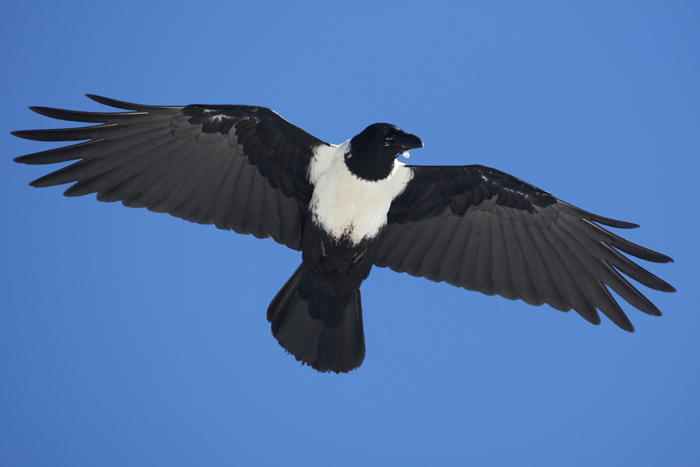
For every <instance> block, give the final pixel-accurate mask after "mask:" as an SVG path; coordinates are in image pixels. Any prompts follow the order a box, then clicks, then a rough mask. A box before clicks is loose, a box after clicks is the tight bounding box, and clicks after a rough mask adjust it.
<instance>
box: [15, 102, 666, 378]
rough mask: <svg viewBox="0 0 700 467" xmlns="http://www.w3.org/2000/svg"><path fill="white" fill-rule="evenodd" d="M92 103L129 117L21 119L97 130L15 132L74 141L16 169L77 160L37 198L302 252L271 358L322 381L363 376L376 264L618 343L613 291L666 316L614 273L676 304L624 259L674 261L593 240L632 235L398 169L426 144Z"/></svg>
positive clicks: (504, 187) (491, 181)
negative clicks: (608, 329) (333, 137)
mask: <svg viewBox="0 0 700 467" xmlns="http://www.w3.org/2000/svg"><path fill="white" fill-rule="evenodd" d="M88 97H90V98H91V99H93V100H95V101H97V102H99V103H101V104H104V105H107V106H111V107H114V108H117V109H123V110H127V112H114V113H97V112H78V111H70V110H61V109H53V108H47V107H30V108H31V109H32V110H33V111H35V112H37V113H39V114H41V115H45V116H47V117H51V118H55V119H60V120H68V121H72V122H84V123H94V124H97V125H91V126H87V127H82V128H68V129H57V130H28V131H16V132H13V134H14V135H15V136H18V137H20V138H26V139H31V140H36V141H83V142H80V143H78V144H74V145H71V146H67V147H63V148H58V149H52V150H49V151H44V152H40V153H36V154H30V155H26V156H21V157H18V158H16V159H15V161H17V162H20V163H24V164H54V163H59V162H66V161H77V162H75V163H73V164H72V165H69V166H67V167H64V168H62V169H60V170H57V171H56V172H53V173H50V174H48V175H46V176H44V177H41V178H39V179H37V180H35V181H34V182H32V183H31V185H32V186H36V187H47V186H54V185H61V184H65V183H72V184H73V185H71V186H70V188H68V189H67V190H66V192H65V194H66V196H82V195H86V194H89V193H97V199H98V200H100V201H109V202H113V201H121V202H122V203H123V204H124V205H125V206H129V207H145V208H147V209H149V210H151V211H155V212H167V213H169V214H172V215H173V216H176V217H180V218H182V219H186V220H188V221H191V222H197V223H200V224H214V225H216V226H217V227H218V228H220V229H228V230H234V231H236V232H238V233H242V234H252V235H254V236H256V237H258V238H266V237H272V238H273V239H274V240H275V241H277V242H278V243H281V244H283V245H286V246H288V247H289V248H292V249H294V250H300V251H301V252H302V263H301V265H300V266H299V268H298V269H297V270H296V271H295V272H294V274H293V275H292V276H291V277H290V279H289V280H288V281H287V283H286V284H285V285H284V286H283V287H282V289H281V290H280V291H279V293H278V294H277V295H276V296H275V298H274V299H273V300H272V303H271V304H270V306H269V308H268V310H267V319H268V321H270V323H271V326H272V333H273V335H274V336H275V337H276V338H277V340H278V341H279V343H280V345H282V347H284V348H285V349H286V350H287V351H288V352H290V353H291V354H292V355H294V356H295V357H296V358H297V360H300V361H302V362H303V363H305V364H308V365H310V366H312V367H313V368H315V369H316V370H318V371H334V372H348V371H350V370H353V369H355V368H357V367H359V366H360V365H361V364H362V361H363V359H364V356H365V342H364V330H363V324H362V303H361V298H360V285H361V284H362V282H363V281H364V280H365V279H366V278H367V277H368V276H369V273H370V270H371V269H372V267H373V266H379V267H389V268H391V269H393V270H395V271H398V272H407V273H409V274H411V275H414V276H418V277H425V278H427V279H430V280H433V281H444V282H447V283H449V284H452V285H454V286H457V287H463V288H465V289H468V290H476V291H479V292H483V293H485V294H488V295H496V294H498V295H501V296H503V297H506V298H509V299H513V300H514V299H521V300H523V301H525V302H526V303H529V304H531V305H542V304H544V303H547V304H549V305H550V306H552V307H553V308H556V309H557V310H561V311H569V310H570V309H574V310H576V312H578V313H579V314H580V315H581V316H582V317H584V318H585V319H586V320H588V321H590V322H591V323H594V324H598V323H600V317H599V315H598V311H597V310H600V311H602V312H603V313H604V314H605V315H606V316H607V317H608V318H610V319H611V320H612V321H613V322H614V323H615V324H617V325H618V326H619V327H621V328H622V329H624V330H626V331H633V330H634V328H633V327H632V324H631V323H630V321H629V319H628V318H627V316H626V315H625V313H624V312H623V311H622V309H621V308H620V306H619V304H618V303H617V302H616V301H615V299H614V298H613V297H612V295H611V294H610V292H609V291H608V288H610V289H612V290H614V291H615V292H616V293H617V294H618V295H619V296H621V297H622V298H623V299H624V300H626V301H627V302H629V303H630V304H631V305H632V306H634V307H635V308H638V309H639V310H641V311H643V312H644V313H648V314H651V315H661V313H660V312H659V310H658V309H657V308H656V307H655V306H654V305H653V304H652V303H651V302H650V301H649V300H648V299H647V298H646V297H645V296H644V295H642V294H641V293H640V292H639V291H638V290H637V289H636V288H635V287H634V286H633V285H632V284H630V283H629V282H628V281H627V280H626V279H625V278H624V277H623V276H622V274H624V275H626V276H628V277H630V278H632V279H634V280H635V281H637V282H639V283H641V284H643V285H645V286H647V287H649V288H652V289H655V290H660V291H663V292H674V291H675V289H674V288H673V287H671V286H670V285H669V284H667V283H666V282H664V281H662V280H661V279H659V278H658V277H656V276H654V275H653V274H651V273H650V272H648V271H646V270H645V269H643V268H642V267H640V266H639V265H637V264H636V263H634V262H633V261H631V260H630V259H628V258H627V257H626V256H624V255H623V254H621V253H620V252H623V253H627V254H628V255H631V256H634V257H636V258H639V259H644V260H647V261H652V262H657V263H666V262H670V261H672V260H671V258H669V257H667V256H665V255H662V254H660V253H657V252H655V251H652V250H649V249H647V248H644V247H641V246H639V245H636V244H634V243H632V242H629V241H627V240H625V239H623V238H621V237H618V236H617V235H615V234H613V233H611V232H609V231H607V230H606V229H604V228H603V227H601V225H605V226H608V227H615V228H633V227H638V226H637V225H635V224H630V223H627V222H622V221H617V220H613V219H608V218H605V217H601V216H598V215H595V214H592V213H589V212H586V211H583V210H581V209H579V208H577V207H574V206H572V205H570V204H567V203H565V202H563V201H561V200H559V199H557V198H555V197H554V196H552V195H550V194H549V193H547V192H545V191H542V190H540V189H538V188H536V187H534V186H532V185H529V184H527V183H525V182H523V181H522V180H519V179H517V178H515V177H512V176H510V175H508V174H505V173H503V172H500V171H498V170H495V169H491V168H488V167H484V166H480V165H469V166H458V167H457V166H454V167H453V166H450V167H447V166H445V167H426V166H411V165H404V164H402V163H401V162H399V161H398V160H397V157H398V156H399V155H401V154H407V151H409V150H411V149H416V148H420V147H423V142H422V141H421V140H420V138H418V137H417V136H414V135H412V134H409V133H406V132H404V131H402V130H400V129H399V128H397V127H396V126H394V125H390V124H386V123H377V124H374V125H370V126H369V127H367V128H366V129H365V130H363V131H362V132H361V133H360V134H358V135H356V136H354V137H353V138H351V139H350V140H348V141H346V142H344V143H342V144H340V145H332V144H328V143H325V142H323V141H321V140H320V139H318V138H316V137H314V136H312V135H310V134H308V133H306V132H305V131H303V130H302V129H300V128H298V127H296V126H294V125H293V124H291V123H290V122H288V121H287V120H285V119H284V118H282V117H281V116H280V115H278V114H277V113H276V112H274V111H272V110H270V109H267V108H264V107H256V106H246V105H221V106H211V105H189V106H186V107H159V106H148V105H138V104H131V103H127V102H121V101H117V100H113V99H108V98H104V97H99V96H94V95H88ZM620 273H622V274H620Z"/></svg>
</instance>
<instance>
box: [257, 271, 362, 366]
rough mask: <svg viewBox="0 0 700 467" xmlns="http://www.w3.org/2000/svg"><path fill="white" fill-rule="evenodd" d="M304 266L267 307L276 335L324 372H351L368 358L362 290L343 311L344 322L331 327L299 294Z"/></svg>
mask: <svg viewBox="0 0 700 467" xmlns="http://www.w3.org/2000/svg"><path fill="white" fill-rule="evenodd" d="M300 284H301V266H299V268H298V269H297V270H296V271H295V272H294V274H293V275H292V277H290V278H289V280H288V281H287V283H286V284H285V285H284V287H282V289H281V290H280V291H279V292H278V293H277V295H276V296H275V298H274V300H272V303H271V304H270V307H269V308H268V309H267V320H268V321H269V322H270V323H271V325H272V335H273V336H275V338H276V339H277V340H278V341H279V343H280V345H281V346H282V347H284V348H285V349H286V350H287V351H288V352H289V353H291V354H292V355H294V357H295V358H296V359H297V360H299V361H301V362H303V363H305V364H307V365H309V366H311V367H312V368H314V369H316V370H318V371H321V372H326V371H333V372H336V373H347V372H348V371H351V370H354V369H355V368H357V367H359V366H360V365H361V364H362V361H363V360H364V358H365V334H364V327H363V324H362V301H361V298H360V291H359V290H358V291H357V292H356V293H355V295H354V296H353V298H352V299H351V300H350V302H349V303H348V304H347V306H346V307H345V310H344V311H343V314H342V318H341V320H340V324H339V325H338V326H337V327H335V328H328V327H326V326H325V325H324V323H323V321H322V320H321V319H314V318H312V317H311V314H310V313H309V301H307V300H303V299H302V298H301V297H300V296H299V285H300Z"/></svg>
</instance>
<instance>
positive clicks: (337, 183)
mask: <svg viewBox="0 0 700 467" xmlns="http://www.w3.org/2000/svg"><path fill="white" fill-rule="evenodd" d="M348 145H349V141H346V142H345V143H343V144H341V145H339V146H331V147H328V146H320V147H318V148H317V149H316V151H315V154H314V159H313V160H312V161H311V164H310V166H309V180H310V181H311V183H312V184H313V185H314V193H313V196H312V198H311V205H310V210H311V215H312V218H313V220H314V221H315V222H316V223H317V224H318V225H320V226H321V227H322V228H323V229H324V230H325V231H327V232H329V233H330V235H331V236H332V237H333V238H334V239H336V240H340V239H341V238H342V237H346V238H349V239H350V241H351V242H352V243H353V244H355V245H356V244H358V243H360V242H361V241H362V240H363V239H365V238H373V237H375V236H376V235H377V234H378V233H379V231H380V230H381V228H382V227H384V225H386V215H387V212H389V206H391V202H392V201H393V200H394V199H395V198H396V197H397V196H399V195H400V194H401V192H402V191H403V190H404V189H405V188H406V184H407V183H408V182H409V181H410V180H411V178H412V177H413V174H412V173H411V170H410V169H408V168H407V167H406V166H404V164H402V163H400V162H398V161H395V162H394V169H393V170H392V171H391V174H390V175H389V176H388V177H387V178H385V179H384V180H380V181H378V182H370V181H366V180H362V179H360V178H358V177H356V176H355V175H353V174H352V173H351V172H350V171H349V170H348V168H347V166H346V165H345V159H344V155H345V152H346V151H347V149H348Z"/></svg>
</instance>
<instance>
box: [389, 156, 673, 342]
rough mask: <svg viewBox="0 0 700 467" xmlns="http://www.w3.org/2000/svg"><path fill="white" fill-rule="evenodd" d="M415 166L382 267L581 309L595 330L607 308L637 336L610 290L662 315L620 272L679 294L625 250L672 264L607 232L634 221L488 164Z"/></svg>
mask: <svg viewBox="0 0 700 467" xmlns="http://www.w3.org/2000/svg"><path fill="white" fill-rule="evenodd" d="M408 168H409V169H410V170H411V171H412V172H413V179H412V180H411V181H410V182H409V184H408V185H407V187H406V189H405V191H404V192H403V193H402V194H401V195H399V196H398V197H397V198H396V199H395V200H394V202H393V203H392V205H391V209H390V211H389V214H388V224H387V226H386V227H385V229H384V231H383V233H382V236H381V238H380V245H379V253H378V257H377V260H376V261H375V264H376V265H377V266H380V267H389V268H391V269H393V270H394V271H397V272H407V273H409V274H411V275H413V276H418V277H426V278H428V279H430V280H432V281H436V282H441V281H444V282H447V283H449V284H452V285H455V286H457V287H463V288H465V289H468V290H476V291H479V292H482V293H485V294H487V295H496V294H498V295H501V296H503V297H505V298H509V299H511V300H515V299H521V300H523V301H525V302H526V303H529V304H531V305H542V304H543V303H547V304H549V305H550V306H552V307H554V308H556V309H557V310H561V311H569V310H570V309H572V308H573V309H574V310H576V311H577V312H578V313H579V314H580V315H581V316H583V317H584V318H585V319H587V320H588V321H590V322H591V323H594V324H599V323H600V317H599V316H598V312H597V311H596V309H599V310H600V311H602V312H603V313H604V314H605V315H606V316H607V317H608V318H610V319H611V320H612V321H613V322H614V323H615V324H617V325H618V326H620V327H621V328H622V329H624V330H626V331H630V332H631V331H634V328H633V326H632V323H630V321H629V319H628V318H627V316H625V314H624V313H623V311H622V309H621V308H620V306H619V305H618V303H617V302H616V301H615V299H614V298H613V297H612V295H611V294H610V292H609V291H608V289H607V287H606V286H608V287H610V288H611V289H612V290H614V291H615V292H616V293H617V294H619V295H620V296H621V297H622V298H624V299H625V300H626V301H628V302H629V303H630V304H631V305H633V306H634V307H636V308H638V309H639V310H641V311H643V312H644V313H648V314H651V315H661V312H659V310H658V309H657V308H656V307H655V306H654V305H653V304H652V303H651V302H650V301H649V300H648V299H647V298H646V297H644V296H643V295H642V294H641V293H640V292H639V291H638V290H637V289H636V288H635V287H634V286H632V285H631V284H630V283H629V282H627V280H626V279H625V278H624V277H623V276H622V275H621V274H620V272H621V273H623V274H625V275H627V276H629V277H631V278H632V279H634V280H636V281H638V282H640V283H641V284H643V285H645V286H647V287H650V288H652V289H655V290H661V291H664V292H674V291H675V289H674V288H673V287H671V286H670V285H669V284H667V283H666V282H664V281H662V280H661V279H659V278H658V277H656V276H654V275H653V274H651V273H650V272H648V271H646V270H644V269H643V268H641V267H640V266H638V265H637V264H635V263H634V262H632V261H630V260H629V259H628V258H627V257H625V256H624V255H622V254H621V253H620V251H622V252H624V253H627V254H629V255H632V256H635V257H637V258H640V259H644V260H647V261H653V262H656V263H666V262H670V261H673V260H672V259H671V258H669V257H667V256H664V255H662V254H660V253H657V252H655V251H652V250H649V249H647V248H643V247H641V246H639V245H636V244H634V243H632V242H629V241H627V240H625V239H623V238H620V237H618V236H617V235H614V234H612V233H610V232H608V231H607V230H605V229H603V228H602V227H600V225H598V224H602V225H606V226H609V227H617V228H634V227H638V226H637V225H635V224H630V223H627V222H622V221H616V220H613V219H607V218H605V217H601V216H597V215H595V214H591V213H589V212H586V211H583V210H581V209H579V208H577V207H574V206H572V205H570V204H567V203H565V202H563V201H561V200H559V199H557V198H555V197H554V196H552V195H550V194H549V193H547V192H544V191H542V190H540V189H538V188H536V187H534V186H532V185H529V184H527V183H525V182H523V181H522V180H519V179H517V178H515V177H512V176H510V175H508V174H505V173H503V172H500V171H498V170H495V169H491V168H488V167H483V166H478V165H474V166H465V167H418V166H409V167H408ZM618 250H619V251H618Z"/></svg>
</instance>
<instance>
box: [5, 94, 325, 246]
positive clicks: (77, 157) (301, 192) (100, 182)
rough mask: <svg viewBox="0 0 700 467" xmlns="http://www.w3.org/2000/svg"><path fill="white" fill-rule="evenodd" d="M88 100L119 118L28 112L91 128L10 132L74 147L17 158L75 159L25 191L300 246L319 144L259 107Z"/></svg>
mask: <svg viewBox="0 0 700 467" xmlns="http://www.w3.org/2000/svg"><path fill="white" fill-rule="evenodd" d="M88 97H90V98H91V99H93V100H95V101H97V102H99V103H101V104H104V105H107V106H111V107H115V108H117V109H123V110H126V111H127V112H79V111H73V110H63V109H53V108H49V107H31V109H32V110H33V111H35V112H36V113H38V114H40V115H44V116H46V117H50V118H54V119H58V120H66V121H71V122H81V123H91V124H96V125H93V126H87V127H79V128H63V129H45V130H27V131H17V132H14V133H13V134H14V135H16V136H19V137H21V138H26V139H31V140H36V141H59V142H66V141H82V142H79V143H77V144H73V145H71V146H66V147H63V148H57V149H51V150H48V151H42V152H39V153H35V154H29V155H26V156H21V157H18V158H16V159H15V160H16V161H17V162H20V163H25V164H55V163H61V162H68V161H76V162H74V163H73V164H71V165H69V166H67V167H63V168H60V169H59V170H56V171H55V172H52V173H50V174H48V175H46V176H44V177H41V178H39V179H37V180H35V181H34V182H32V185H33V186H37V187H47V186H55V185H62V184H66V183H72V184H73V185H72V186H70V187H69V188H68V189H67V190H66V192H65V194H66V195H67V196H82V195H86V194H89V193H97V199H98V200H100V201H108V202H114V201H121V202H122V203H123V204H124V205H125V206H129V207H145V208H147V209H149V210H151V211H156V212H167V213H169V214H171V215H173V216H176V217H180V218H183V219H186V220H189V221H192V222H197V223H202V224H214V225H216V226H217V227H219V228H222V229H233V230H235V231H236V232H239V233H252V234H253V235H255V236H257V237H261V238H265V237H269V236H272V237H273V238H274V239H275V240H276V241H277V242H279V243H282V244H285V245H287V246H289V247H290V248H294V249H299V248H300V247H301V232H302V229H303V223H304V212H305V209H306V206H307V204H308V202H309V200H310V199H311V192H312V190H313V187H312V186H311V184H310V182H309V180H308V166H309V162H310V160H311V158H312V157H313V154H314V150H315V148H316V147H318V146H320V145H324V144H326V143H324V142H322V141H321V140H319V139H317V138H315V137H313V136H311V135H309V134H308V133H306V132H304V131H303V130H301V129H299V128H298V127H296V126H294V125H292V124H291V123H289V122H288V121H286V120H285V119H283V118H282V117H280V116H279V115H278V114H277V113H275V112H273V111H272V110H270V109H267V108H264V107H253V106H244V105H230V106H207V105H190V106H187V107H160V106H148V105H140V104H132V103H128V102H122V101H117V100H113V99H108V98H104V97H99V96H93V95H88Z"/></svg>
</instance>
